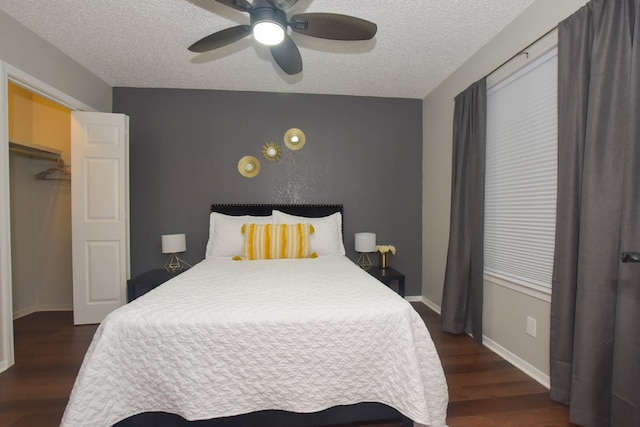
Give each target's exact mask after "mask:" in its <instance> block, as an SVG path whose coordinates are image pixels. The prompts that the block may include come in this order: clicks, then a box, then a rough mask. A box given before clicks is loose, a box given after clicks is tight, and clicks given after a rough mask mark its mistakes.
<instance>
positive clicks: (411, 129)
mask: <svg viewBox="0 0 640 427" xmlns="http://www.w3.org/2000/svg"><path fill="white" fill-rule="evenodd" d="M113 105H114V112H120V113H125V114H127V115H128V116H129V117H130V118H131V121H130V153H131V156H130V162H131V163H130V170H131V263H132V274H133V275H136V274H140V273H142V272H144V271H146V270H149V269H152V268H158V267H161V266H162V265H163V263H164V260H165V256H164V255H162V253H161V249H160V236H161V235H162V234H170V233H186V234H187V249H188V250H187V252H186V253H185V254H184V258H185V259H186V260H187V261H188V262H190V263H192V264H193V263H195V262H197V261H199V260H201V259H202V258H203V257H204V251H205V244H206V241H207V229H208V215H209V205H210V204H211V203H342V204H344V207H345V224H344V230H345V234H344V240H345V246H346V249H347V255H348V256H349V257H350V258H352V259H356V258H357V254H356V253H355V252H354V250H353V247H354V242H353V240H354V237H353V235H354V233H355V232H358V231H372V232H375V233H377V236H378V243H379V244H394V245H395V246H396V247H397V249H398V253H397V255H396V256H392V258H391V261H390V264H391V266H392V267H395V268H397V269H398V270H400V271H402V272H404V273H405V274H406V276H407V283H406V294H407V295H410V296H411V295H421V268H422V266H421V234H422V229H421V227H422V225H421V224H422V214H421V210H422V102H421V100H416V99H389V98H368V97H348V96H330V95H300V94H276V93H254V92H226V91H205V90H178V89H136V88H114V98H113ZM291 127H298V128H300V129H302V130H303V131H304V132H305V133H306V135H307V143H306V145H305V146H304V148H302V149H301V150H299V151H291V150H288V149H287V148H286V147H285V146H284V144H283V142H282V138H283V135H284V132H285V131H286V130H287V129H289V128H291ZM269 141H274V142H277V143H279V144H280V145H281V146H282V148H283V157H282V159H281V160H280V161H279V162H277V163H270V162H267V161H266V160H264V159H263V158H262V156H261V148H262V146H263V145H264V144H265V143H267V142H269ZM245 155H253V156H256V157H258V158H259V159H260V161H261V165H262V170H261V172H260V174H259V175H258V176H257V177H256V178H253V179H247V178H244V177H242V176H241V175H240V174H239V173H238V171H237V163H238V160H239V159H240V158H241V157H242V156H245ZM376 261H377V259H376Z"/></svg>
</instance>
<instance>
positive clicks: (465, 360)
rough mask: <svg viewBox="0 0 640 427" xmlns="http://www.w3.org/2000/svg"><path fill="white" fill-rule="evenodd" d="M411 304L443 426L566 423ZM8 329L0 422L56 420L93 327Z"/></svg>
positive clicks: (56, 320)
mask: <svg viewBox="0 0 640 427" xmlns="http://www.w3.org/2000/svg"><path fill="white" fill-rule="evenodd" d="M413 305H414V307H415V308H416V310H417V311H418V312H419V313H420V315H421V316H422V318H423V319H424V320H425V322H426V324H427V326H428V327H429V330H430V331H431V335H432V336H433V340H434V342H435V344H436V347H437V349H438V353H439V354H440V357H441V358H442V364H443V366H444V370H445V374H446V377H447V383H448V385H449V395H450V403H449V411H448V417H447V424H448V425H449V427H459V426H474V427H475V426H477V427H488V426H500V427H508V426H514V427H516V426H517V427H534V426H535V427H540V426H573V424H570V423H569V422H568V411H567V408H566V407H564V406H562V405H559V404H557V403H554V402H552V401H551V400H550V399H549V397H548V396H549V394H548V390H547V389H545V388H544V387H543V386H541V385H540V384H538V383H537V382H535V381H534V380H532V379H531V378H529V377H528V376H527V375H525V374H524V373H522V372H520V371H519V370H518V369H516V368H515V367H513V366H512V365H511V364H509V363H508V362H506V361H504V360H503V359H501V358H500V357H499V356H497V355H496V354H494V353H493V352H491V351H490V350H488V349H486V348H484V347H481V346H478V345H477V344H476V343H475V342H474V341H473V340H472V339H471V338H469V337H468V336H466V335H462V336H454V335H450V334H447V333H445V332H443V331H442V328H441V327H440V316H439V315H438V314H437V313H435V312H433V311H432V310H430V309H429V308H427V307H426V306H424V305H423V304H420V303H413ZM14 330H15V355H16V364H15V365H14V366H12V367H11V368H9V369H8V370H7V371H6V372H4V373H2V374H0V426H4V427H48V426H58V425H59V423H60V419H61V418H62V413H63V412H64V408H65V406H66V404H67V400H68V398H69V394H70V392H71V388H72V387H73V382H74V380H75V377H76V374H77V373H78V369H79V368H80V364H81V362H82V358H83V356H84V353H85V352H86V350H87V348H88V347H89V343H90V342H91V338H92V337H93V334H94V332H95V330H96V326H95V325H91V326H75V327H74V326H73V316H72V314H71V313H70V312H42V313H34V314H31V315H29V316H25V317H23V318H20V319H17V320H16V321H15V322H14ZM396 426H397V425H396V424H376V427H396ZM352 427H356V426H352ZM357 427H368V426H364V425H362V424H360V425H358V426H357ZM371 427H373V426H371Z"/></svg>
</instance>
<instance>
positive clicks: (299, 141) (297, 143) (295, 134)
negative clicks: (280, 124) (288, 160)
mask: <svg viewBox="0 0 640 427" xmlns="http://www.w3.org/2000/svg"><path fill="white" fill-rule="evenodd" d="M305 142H307V137H306V136H305V134H304V132H303V131H302V130H301V129H298V128H291V129H289V130H288V131H286V132H285V134H284V144H285V145H286V146H287V147H289V149H291V150H299V149H301V148H302V147H304V144H305Z"/></svg>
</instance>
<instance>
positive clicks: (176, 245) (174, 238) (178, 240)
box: [162, 234, 191, 273]
mask: <svg viewBox="0 0 640 427" xmlns="http://www.w3.org/2000/svg"><path fill="white" fill-rule="evenodd" d="M186 250H187V237H186V235H185V234H164V235H163V236H162V253H163V254H171V256H169V259H168V260H167V262H165V263H164V268H165V269H166V270H167V271H168V272H169V273H177V272H179V271H181V270H182V269H183V268H184V266H185V265H187V266H189V267H191V266H190V265H189V264H187V263H186V262H185V261H184V260H183V259H181V258H180V257H178V255H177V254H178V253H179V252H185V251H186Z"/></svg>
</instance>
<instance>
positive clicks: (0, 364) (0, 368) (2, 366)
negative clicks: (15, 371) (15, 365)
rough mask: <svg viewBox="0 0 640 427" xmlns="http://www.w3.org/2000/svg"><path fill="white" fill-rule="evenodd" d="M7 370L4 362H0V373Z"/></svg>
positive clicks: (7, 367)
mask: <svg viewBox="0 0 640 427" xmlns="http://www.w3.org/2000/svg"><path fill="white" fill-rule="evenodd" d="M7 369H9V366H8V364H7V361H6V360H3V361H2V362H0V372H4V371H6V370H7Z"/></svg>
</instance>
